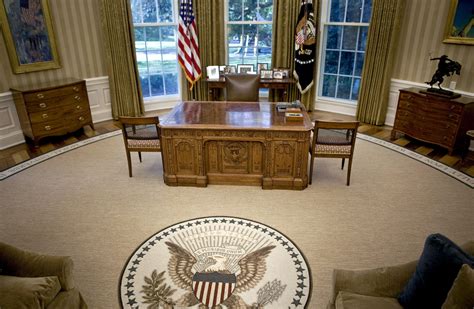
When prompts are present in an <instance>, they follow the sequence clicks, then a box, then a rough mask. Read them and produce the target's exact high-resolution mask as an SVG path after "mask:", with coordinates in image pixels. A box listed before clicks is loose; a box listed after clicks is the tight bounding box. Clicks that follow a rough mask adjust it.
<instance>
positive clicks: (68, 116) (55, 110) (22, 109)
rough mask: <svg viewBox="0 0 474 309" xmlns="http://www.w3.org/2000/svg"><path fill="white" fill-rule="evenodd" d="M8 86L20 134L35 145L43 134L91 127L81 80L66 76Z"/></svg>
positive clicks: (54, 133)
mask: <svg viewBox="0 0 474 309" xmlns="http://www.w3.org/2000/svg"><path fill="white" fill-rule="evenodd" d="M10 90H11V91H12V94H13V99H14V101H15V105H16V110H17V112H18V117H19V119H20V123H21V128H22V130H23V134H24V135H25V137H27V138H29V139H30V140H31V141H33V143H34V145H35V146H38V142H39V140H40V139H42V138H44V137H47V136H58V135H64V134H67V133H71V132H74V131H77V130H79V129H81V128H82V127H84V126H85V125H89V126H90V127H91V128H92V129H94V125H93V123H92V116H91V111H90V107H89V99H88V97H87V89H86V83H85V81H84V80H77V79H66V80H62V81H60V82H53V83H48V84H43V85H37V86H32V87H29V86H27V87H13V88H11V89H10Z"/></svg>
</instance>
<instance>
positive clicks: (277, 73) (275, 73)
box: [273, 69, 283, 79]
mask: <svg viewBox="0 0 474 309" xmlns="http://www.w3.org/2000/svg"><path fill="white" fill-rule="evenodd" d="M273 78H274V79H283V72H282V71H280V70H278V69H274V70H273Z"/></svg>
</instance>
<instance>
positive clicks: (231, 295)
mask: <svg viewBox="0 0 474 309" xmlns="http://www.w3.org/2000/svg"><path fill="white" fill-rule="evenodd" d="M165 243H166V245H167V246H168V249H169V252H170V254H171V257H170V259H169V262H168V273H169V276H170V277H171V279H172V281H173V283H174V284H175V285H177V286H178V287H180V288H182V289H184V290H187V292H186V293H185V294H184V295H183V296H182V297H181V298H180V299H179V300H178V301H177V302H176V304H177V305H178V306H183V307H192V306H195V305H198V304H199V308H222V306H220V305H221V304H222V305H225V306H226V307H227V308H253V307H254V306H248V305H247V304H245V302H244V300H243V299H242V298H241V297H240V296H239V295H238V294H239V293H242V292H245V291H248V290H250V289H252V288H254V287H255V286H257V284H258V283H259V282H260V281H261V280H262V278H263V277H264V276H265V272H266V269H267V265H266V258H267V257H268V255H269V254H270V252H271V251H272V249H274V248H275V246H273V245H269V246H265V247H262V248H260V249H256V250H254V251H252V252H250V253H248V254H246V255H245V256H243V257H241V255H240V256H239V255H236V254H225V250H224V252H216V251H214V250H209V252H201V254H199V257H198V258H196V257H195V256H194V255H193V254H192V253H191V252H190V251H188V250H186V249H185V248H183V247H181V246H179V245H177V244H175V243H172V242H169V241H167V242H165ZM258 307H259V306H255V308H258Z"/></svg>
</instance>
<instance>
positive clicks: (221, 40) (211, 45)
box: [180, 0, 225, 101]
mask: <svg viewBox="0 0 474 309" xmlns="http://www.w3.org/2000/svg"><path fill="white" fill-rule="evenodd" d="M193 6H194V15H195V18H196V26H197V30H198V40H199V52H200V54H201V69H202V76H201V78H200V79H199V81H197V82H196V83H195V84H194V87H193V89H192V90H189V83H188V81H187V79H186V77H185V75H184V73H183V72H182V74H181V76H182V78H181V89H182V90H181V91H182V98H183V100H184V101H186V100H197V101H207V100H209V99H210V98H209V90H208V86H207V83H206V67H207V66H209V65H223V64H224V63H225V36H224V27H225V24H224V1H222V0H194V2H193ZM180 69H181V68H180Z"/></svg>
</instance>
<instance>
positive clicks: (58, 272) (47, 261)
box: [0, 242, 74, 291]
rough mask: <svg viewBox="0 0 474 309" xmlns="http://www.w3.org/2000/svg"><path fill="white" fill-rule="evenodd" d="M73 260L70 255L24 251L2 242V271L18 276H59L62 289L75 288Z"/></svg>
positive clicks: (0, 257) (0, 269)
mask: <svg viewBox="0 0 474 309" xmlns="http://www.w3.org/2000/svg"><path fill="white" fill-rule="evenodd" d="M73 267H74V265H73V262H72V259H71V258H70V257H68V256H52V255H43V254H36V253H33V252H28V251H24V250H21V249H18V248H15V247H13V246H10V245H7V244H5V243H2V242H0V273H1V274H3V275H9V276H18V277H46V276H57V277H58V279H59V283H60V284H61V289H62V290H65V291H68V290H70V289H73V288H74V279H73V273H72V272H73Z"/></svg>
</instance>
